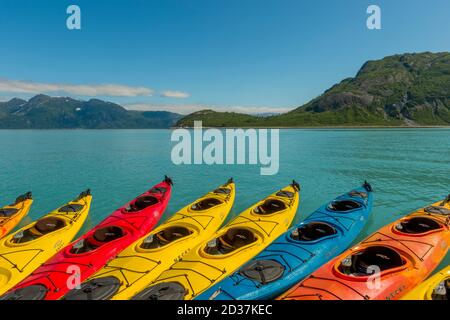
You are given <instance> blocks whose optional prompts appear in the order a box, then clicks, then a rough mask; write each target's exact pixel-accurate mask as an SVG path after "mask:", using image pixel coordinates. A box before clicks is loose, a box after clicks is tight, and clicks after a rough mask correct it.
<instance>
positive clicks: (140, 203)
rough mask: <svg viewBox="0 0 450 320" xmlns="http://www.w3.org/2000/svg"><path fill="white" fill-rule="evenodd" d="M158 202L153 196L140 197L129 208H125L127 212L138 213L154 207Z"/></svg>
mask: <svg viewBox="0 0 450 320" xmlns="http://www.w3.org/2000/svg"><path fill="white" fill-rule="evenodd" d="M158 202H159V200H158V199H156V198H155V197H153V196H142V197H139V198H137V199H136V200H134V201H133V202H132V203H131V204H130V206H129V208H127V212H138V211H141V210H144V209H145V208H148V207H150V206H152V205H155V204H157V203H158Z"/></svg>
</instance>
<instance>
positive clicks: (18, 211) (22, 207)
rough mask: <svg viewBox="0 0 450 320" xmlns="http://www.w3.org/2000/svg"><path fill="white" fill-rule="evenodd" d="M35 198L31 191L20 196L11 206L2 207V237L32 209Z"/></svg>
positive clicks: (0, 234)
mask: <svg viewBox="0 0 450 320" xmlns="http://www.w3.org/2000/svg"><path fill="white" fill-rule="evenodd" d="M32 203H33V198H32V196H31V192H27V193H26V194H23V195H21V196H19V197H17V199H16V201H15V202H14V203H13V204H10V205H9V206H6V207H3V208H0V238H3V237H4V236H6V235H7V234H8V233H9V232H10V231H11V230H12V229H14V228H15V227H16V226H17V225H18V224H19V222H20V221H21V220H22V219H23V218H24V217H25V216H26V215H27V214H28V212H29V211H30V207H31V204H32Z"/></svg>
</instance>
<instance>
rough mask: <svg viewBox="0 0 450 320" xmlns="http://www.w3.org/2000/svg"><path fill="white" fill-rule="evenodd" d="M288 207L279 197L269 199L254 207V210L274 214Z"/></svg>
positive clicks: (264, 213)
mask: <svg viewBox="0 0 450 320" xmlns="http://www.w3.org/2000/svg"><path fill="white" fill-rule="evenodd" d="M285 209H286V204H285V203H284V202H283V201H280V200H277V199H268V200H266V201H264V203H263V204H261V205H259V206H257V207H256V208H255V209H253V212H254V213H256V214H260V215H268V214H273V213H276V212H279V211H282V210H285Z"/></svg>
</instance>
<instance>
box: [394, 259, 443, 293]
mask: <svg viewBox="0 0 450 320" xmlns="http://www.w3.org/2000/svg"><path fill="white" fill-rule="evenodd" d="M449 280H450V266H448V267H446V268H444V269H442V270H441V271H439V272H438V273H436V274H435V275H433V276H432V277H430V278H429V279H427V280H425V281H424V282H423V283H421V284H420V285H418V286H417V287H415V288H414V289H413V290H411V291H410V292H408V293H407V294H406V295H405V296H404V297H402V300H433V293H434V290H435V289H436V288H437V287H438V286H439V284H440V283H442V282H444V281H449ZM447 290H448V288H447ZM447 295H448V292H447Z"/></svg>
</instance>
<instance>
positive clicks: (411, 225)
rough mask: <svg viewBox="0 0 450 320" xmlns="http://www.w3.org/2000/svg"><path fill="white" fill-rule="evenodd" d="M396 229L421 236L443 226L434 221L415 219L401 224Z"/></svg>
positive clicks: (421, 218) (422, 218)
mask: <svg viewBox="0 0 450 320" xmlns="http://www.w3.org/2000/svg"><path fill="white" fill-rule="evenodd" d="M395 228H396V229H397V230H398V231H400V232H402V233H408V234H420V233H425V232H429V231H433V230H438V229H441V228H442V226H441V225H440V224H439V223H438V222H436V221H434V220H433V219H430V218H424V217H415V218H411V219H408V220H406V221H402V222H400V223H399V224H398V225H396V226H395Z"/></svg>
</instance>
